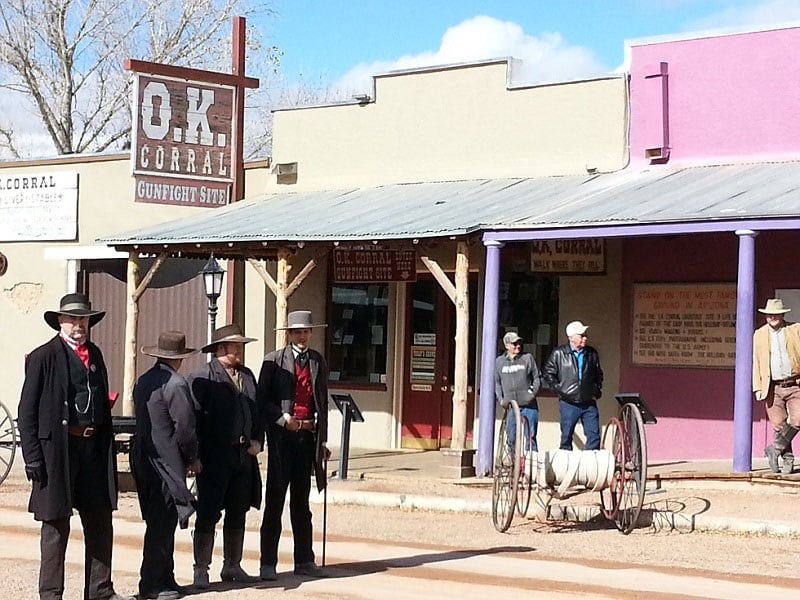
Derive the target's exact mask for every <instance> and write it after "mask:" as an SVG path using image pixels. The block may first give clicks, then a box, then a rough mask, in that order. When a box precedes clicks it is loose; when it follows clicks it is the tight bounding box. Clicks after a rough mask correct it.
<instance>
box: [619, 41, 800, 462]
mask: <svg viewBox="0 0 800 600" xmlns="http://www.w3.org/2000/svg"><path fill="white" fill-rule="evenodd" d="M798 47H800V28H788V29H774V30H769V31H756V32H742V33H725V34H717V33H714V34H707V35H702V34H699V35H695V36H693V37H688V36H680V37H679V36H675V37H662V38H658V39H651V40H640V41H633V42H630V43H629V46H628V48H627V56H628V60H629V69H630V89H631V91H630V108H631V122H630V152H631V159H630V162H631V168H632V169H635V170H640V169H645V170H648V171H651V172H656V173H658V172H662V173H663V174H664V175H665V176H666V175H669V174H671V173H673V172H675V171H676V169H678V168H683V167H689V168H691V167H693V166H697V165H705V166H709V165H728V164H732V165H736V164H743V163H747V165H748V166H747V168H748V169H756V171H755V177H753V178H752V179H751V180H749V182H748V186H749V188H748V189H747V190H739V192H741V193H742V197H743V198H746V197H747V196H748V194H749V195H750V196H751V197H752V198H750V200H748V201H747V202H742V204H741V205H740V206H739V207H738V210H737V206H736V198H735V196H734V194H733V193H731V194H729V195H728V197H727V198H726V200H727V201H728V203H727V204H725V205H724V206H723V204H722V203H721V202H720V198H719V195H720V187H721V186H726V185H729V181H727V180H724V179H721V178H720V177H719V176H718V174H717V173H716V172H715V171H713V170H711V169H709V170H708V180H707V184H706V186H703V185H697V184H695V188H694V189H693V191H692V193H691V194H686V196H685V198H686V199H685V201H684V204H685V207H684V211H683V212H684V215H685V218H686V219H687V228H686V229H685V230H684V232H685V233H689V234H690V235H681V236H679V237H666V236H659V237H636V238H628V239H626V242H625V252H624V256H625V258H624V266H623V288H624V289H623V293H622V297H623V298H624V299H626V300H625V302H626V304H627V306H623V310H622V313H621V319H622V320H623V325H622V328H621V329H622V331H623V332H630V331H631V326H632V323H631V319H632V317H631V314H632V312H631V302H632V300H631V298H632V295H633V290H634V286H635V285H636V284H637V283H643V282H653V283H665V284H667V283H670V282H674V283H677V282H680V283H696V284H698V285H703V284H707V283H714V282H720V283H736V282H737V271H738V285H737V290H738V305H739V307H738V308H739V310H740V311H741V310H742V309H743V308H745V309H746V306H745V304H746V299H747V294H748V287H750V289H752V286H753V284H754V289H755V296H754V305H755V306H764V302H765V300H766V299H767V298H771V297H774V296H776V295H783V296H785V297H786V298H787V299H789V300H791V299H792V298H793V297H794V294H795V291H796V290H798V289H800V273H798V270H797V259H798V255H797V252H796V251H791V248H798V247H800V234H799V233H798V231H797V230H796V229H791V228H788V227H787V228H786V230H784V231H771V230H770V231H765V230H761V231H760V232H759V229H760V227H758V223H756V224H755V226H754V225H753V223H750V224H748V225H747V226H746V227H745V226H742V229H752V230H754V231H755V232H756V233H757V235H754V236H751V235H744V236H742V235H739V236H737V235H736V233H735V232H734V231H731V230H728V231H724V232H720V233H707V232H703V233H700V232H697V233H696V234H693V233H695V232H694V231H692V230H691V228H690V226H689V223H691V220H692V219H693V215H692V213H693V208H694V206H703V205H705V204H711V203H717V202H720V210H719V211H718V215H717V217H716V218H718V219H720V220H722V219H727V218H730V217H734V218H742V217H747V218H755V219H758V218H763V217H767V216H768V217H769V219H770V221H769V223H770V228H771V227H772V226H776V228H778V227H780V222H779V221H776V220H773V217H774V216H780V215H781V213H782V214H784V215H785V216H787V217H792V216H795V217H796V216H797V210H796V206H797V198H796V195H792V196H788V195H786V194H785V193H783V192H782V193H781V194H779V195H774V194H773V195H771V194H770V193H769V192H768V190H769V188H770V186H771V185H773V184H774V181H773V178H774V176H775V175H774V172H773V171H772V170H771V168H770V166H771V164H772V163H789V164H787V165H786V166H788V167H791V164H790V163H792V162H793V161H795V160H797V159H798V157H800V87H799V84H798V82H800V64H798V61H797V57H796V49H797V48H798ZM797 168H800V162H799V163H797ZM732 169H733V170H732V173H733V174H732V175H730V177H732V178H735V177H736V176H737V175H736V171H735V167H733V168H732ZM759 169H760V171H759ZM759 173H761V174H760V175H759ZM674 187H675V190H676V191H681V190H680V189H679V188H680V184H679V183H676V184H675V186H674ZM761 193H763V194H764V196H763V201H762V202H761V208H763V209H764V212H763V213H761V212H760V211H759V210H758V209H755V207H754V204H758V202H757V201H754V200H757V198H756V196H757V195H758V194H761ZM643 200H644V201H646V200H647V197H646V193H645V194H644V195H643ZM705 214H706V215H709V213H708V212H706V213H705ZM711 216H712V217H713V213H712V214H711ZM707 218H708V216H706V219H707ZM766 223H767V221H764V222H763V223H762V224H764V225H766ZM737 238H739V239H737ZM742 242H746V243H751V244H752V246H753V247H752V249H748V248H744V250H743V245H742ZM737 248H738V250H737ZM737 252H738V256H737ZM751 253H752V255H751ZM743 258H744V259H745V260H744V261H743V260H742V259H743ZM748 263H750V265H751V271H752V273H751V274H750V275H749V276H748V274H747V271H748V268H747V267H748ZM743 267H744V270H745V275H744V277H742V268H743ZM743 299H744V300H745V302H743ZM751 304H752V303H751ZM745 312H746V313H747V312H749V313H750V315H751V316H752V318H753V327H758V326H760V325H762V324H763V318H762V317H761V316H760V315H759V314H757V313H755V311H752V312H751V311H750V310H749V309H746V310H745ZM799 313H800V306H798V307H796V310H795V311H794V313H790V315H789V316H793V315H794V316H795V318H796V319H797V318H800V314H799ZM739 317H740V320H742V314H741V313H740V314H739ZM746 319H747V314H745V315H744V320H745V321H746ZM625 321H627V323H625ZM737 326H738V327H741V329H739V328H737V343H736V352H737V357H736V364H735V369H731V368H716V369H715V368H707V367H706V368H691V367H688V368H687V367H685V366H684V367H681V368H673V367H670V366H663V367H648V368H644V367H638V366H635V365H634V364H632V361H631V360H630V359H629V358H626V357H630V356H631V352H630V346H631V341H630V336H629V335H627V334H626V333H623V336H622V339H621V349H620V356H621V360H622V364H621V370H620V379H621V388H625V389H631V390H637V391H640V392H642V394H643V395H644V396H645V398H647V399H648V401H650V403H651V404H653V405H654V410H655V412H656V413H657V414H658V415H659V416H660V419H659V424H658V425H656V426H652V427H650V428H649V429H648V441H649V446H650V450H651V458H654V459H675V458H729V457H730V456H731V452H732V450H735V454H738V455H740V458H741V464H745V463H746V462H747V461H746V460H745V459H746V457H749V456H757V457H758V456H763V448H764V446H765V445H767V444H769V443H771V441H772V433H771V427H770V425H769V423H768V422H767V421H766V416H765V410H764V406H763V404H760V403H755V404H752V407H751V408H752V430H751V431H752V448H751V449H748V448H747V443H746V442H747V440H746V439H745V438H746V433H747V430H748V423H747V421H748V420H749V419H748V417H749V415H747V411H748V407H750V405H751V401H752V394H750V393H749V388H748V387H747V386H749V372H748V371H749V368H750V366H749V365H750V361H749V356H747V354H748V352H750V351H751V350H750V347H751V346H750V341H749V339H744V338H745V337H749V331H748V330H749V326H748V327H743V323H742V322H740V323H737ZM737 371H738V372H739V377H736V372H737ZM732 424H733V426H732ZM736 432H739V436H738V439H737V435H736ZM734 462H736V457H734ZM739 470H746V469H739Z"/></svg>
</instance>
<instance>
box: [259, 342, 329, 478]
mask: <svg viewBox="0 0 800 600" xmlns="http://www.w3.org/2000/svg"><path fill="white" fill-rule="evenodd" d="M308 365H309V368H310V369H311V384H312V387H313V392H314V409H315V413H316V415H315V416H316V418H317V427H316V429H315V431H314V442H315V452H314V475H315V477H316V482H317V489H318V490H319V491H322V490H323V489H325V486H326V485H327V474H326V473H325V444H326V443H327V441H328V365H327V363H326V362H325V358H324V357H323V356H322V355H321V354H320V353H319V352H317V351H316V350H312V349H309V350H308ZM295 381H296V378H295V372H294V354H293V352H292V347H291V346H286V347H285V348H281V349H280V350H274V351H272V352H270V353H269V354H267V355H266V356H265V357H264V362H263V363H262V365H261V373H259V375H258V392H257V394H256V401H257V404H258V412H259V414H260V416H261V418H262V419H263V424H264V425H263V426H264V429H265V430H266V432H267V442H268V446H269V452H277V453H278V456H280V453H281V451H282V446H283V440H284V437H285V436H286V434H287V431H286V429H284V428H283V427H280V426H279V425H276V424H275V423H276V421H278V419H280V418H281V416H282V415H283V413H287V414H290V415H291V414H292V413H293V411H294V387H295Z"/></svg>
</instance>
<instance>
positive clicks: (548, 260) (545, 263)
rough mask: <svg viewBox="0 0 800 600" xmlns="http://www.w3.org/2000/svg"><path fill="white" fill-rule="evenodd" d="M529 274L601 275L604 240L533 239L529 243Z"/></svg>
mask: <svg viewBox="0 0 800 600" xmlns="http://www.w3.org/2000/svg"><path fill="white" fill-rule="evenodd" d="M531 271H532V272H533V273H556V274H562V275H581V274H583V275H585V274H591V275H599V274H602V273H605V271H606V241H605V240H602V239H585V240H535V241H533V242H531Z"/></svg>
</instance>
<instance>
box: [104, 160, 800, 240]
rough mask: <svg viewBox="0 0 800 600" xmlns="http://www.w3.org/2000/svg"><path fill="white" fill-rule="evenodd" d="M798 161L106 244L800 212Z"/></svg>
mask: <svg viewBox="0 0 800 600" xmlns="http://www.w3.org/2000/svg"><path fill="white" fill-rule="evenodd" d="M798 191H800V162H794V161H791V162H773V163H758V164H735V165H717V166H703V167H685V168H678V169H668V168H666V167H659V168H656V169H651V170H645V171H619V172H616V173H610V174H603V175H584V176H570V177H538V178H527V179H492V180H473V181H446V182H436V183H407V184H395V185H385V186H378V187H372V188H357V189H348V190H340V191H316V192H296V193H294V192H284V193H275V194H268V195H265V196H261V197H258V198H254V199H250V200H245V201H242V202H237V203H235V204H232V205H230V206H226V207H222V208H218V209H214V210H207V211H204V212H202V213H200V214H198V215H196V216H192V217H188V218H183V219H180V220H177V221H172V222H169V223H163V224H159V225H154V226H151V227H148V228H144V229H139V230H136V231H131V232H125V233H121V234H116V235H111V236H108V237H104V238H101V239H100V240H98V241H100V242H102V243H106V244H109V245H112V246H130V245H134V244H136V245H152V244H188V243H208V244H217V243H227V242H234V243H235V242H277V241H288V242H292V241H339V240H342V241H348V240H352V241H357V240H390V239H410V238H434V237H446V236H458V235H465V234H469V233H473V232H479V231H502V230H513V229H538V228H543V227H546V228H559V227H563V228H573V227H586V226H598V225H612V224H628V225H635V224H650V223H671V222H682V221H689V222H691V221H710V220H722V219H724V220H736V219H776V218H782V217H796V216H797V215H798V214H800V193H798Z"/></svg>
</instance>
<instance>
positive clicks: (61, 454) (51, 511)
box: [18, 294, 128, 600]
mask: <svg viewBox="0 0 800 600" xmlns="http://www.w3.org/2000/svg"><path fill="white" fill-rule="evenodd" d="M104 315H105V312H103V311H97V310H92V307H91V304H90V303H89V299H88V298H87V297H86V296H85V295H84V294H67V295H66V296H64V297H63V298H61V303H60V307H59V310H53V311H47V312H45V313H44V320H45V322H46V323H47V324H48V325H49V326H50V327H52V328H53V329H55V330H56V331H58V332H59V333H58V335H57V336H55V337H54V338H53V339H51V340H50V341H49V342H47V343H46V344H44V345H42V346H39V347H38V348H36V349H35V350H34V351H33V352H31V353H30V354H29V355H28V357H27V359H26V360H25V382H24V384H23V386H22V395H21V398H20V403H19V419H18V425H19V432H20V441H21V445H22V456H23V459H24V460H25V474H26V476H27V477H28V479H29V480H30V481H31V482H32V486H33V490H32V492H31V498H30V503H29V504H28V510H29V511H30V512H32V513H33V517H34V519H36V520H37V521H41V522H42V532H41V554H42V562H41V565H40V571H39V598H40V599H42V600H60V599H61V598H62V597H63V595H64V559H65V556H66V551H67V541H68V539H69V532H70V516H71V515H72V510H73V509H77V511H78V514H79V515H80V518H81V524H82V526H83V535H84V543H85V546H86V569H85V581H84V598H89V599H91V600H95V599H106V598H113V599H122V598H128V597H127V596H119V595H117V594H116V593H115V592H114V587H113V584H112V583H111V549H112V545H113V542H114V530H113V526H112V523H111V512H112V511H113V510H116V508H117V469H116V456H115V454H114V446H113V439H114V432H113V429H112V424H111V406H110V404H109V401H108V374H107V372H106V366H105V362H104V361H103V355H102V353H101V352H100V348H98V347H97V346H95V345H94V344H92V343H91V342H89V341H88V340H87V336H88V333H89V328H90V327H91V326H93V325H95V324H97V323H98V322H99V321H100V319H102V318H103V316H104Z"/></svg>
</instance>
